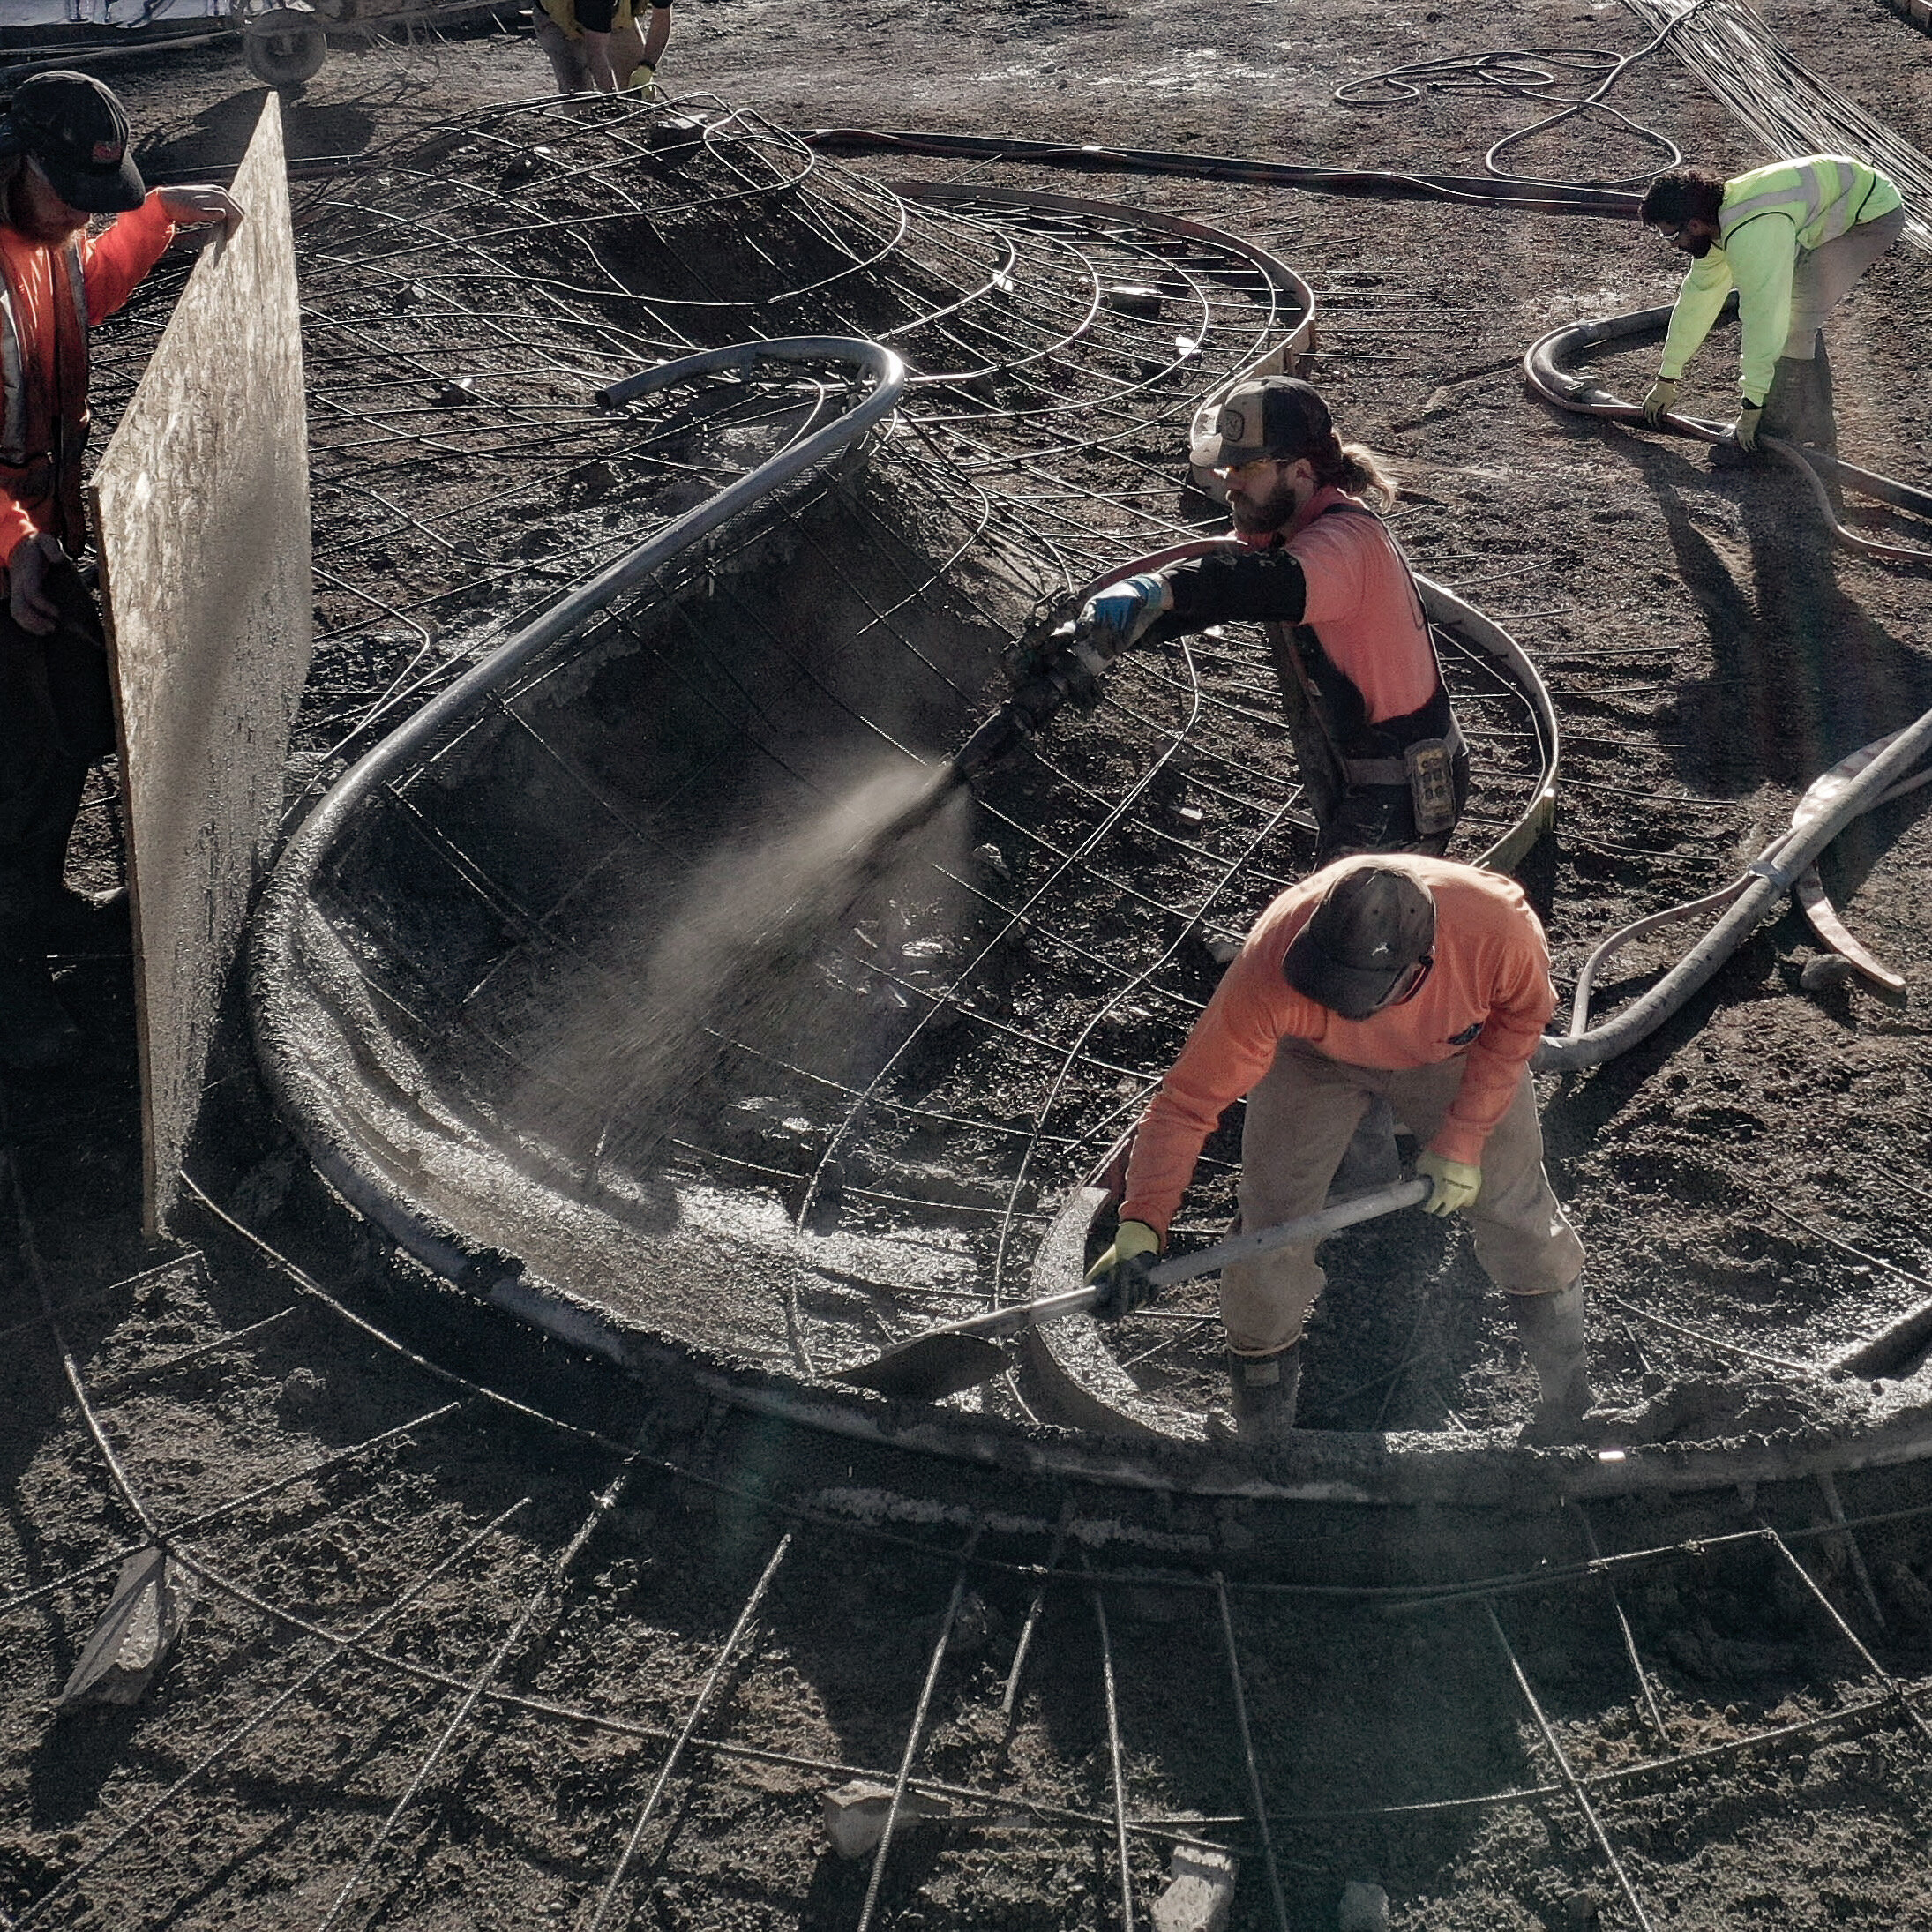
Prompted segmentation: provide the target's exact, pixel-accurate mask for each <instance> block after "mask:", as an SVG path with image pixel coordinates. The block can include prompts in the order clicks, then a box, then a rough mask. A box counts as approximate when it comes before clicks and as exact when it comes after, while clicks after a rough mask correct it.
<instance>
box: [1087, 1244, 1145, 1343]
mask: <svg viewBox="0 0 1932 1932" xmlns="http://www.w3.org/2000/svg"><path fill="white" fill-rule="evenodd" d="M1160 1251H1161V1238H1160V1236H1159V1235H1157V1233H1155V1232H1154V1231H1153V1229H1152V1228H1150V1227H1149V1226H1148V1224H1147V1223H1146V1222H1144V1221H1123V1222H1122V1223H1121V1224H1120V1226H1119V1227H1118V1228H1116V1229H1115V1230H1114V1231H1113V1246H1112V1247H1110V1248H1109V1249H1108V1250H1107V1252H1106V1253H1105V1254H1103V1255H1102V1256H1101V1257H1100V1259H1099V1260H1098V1261H1097V1262H1095V1263H1094V1264H1093V1266H1092V1267H1091V1268H1090V1269H1088V1270H1087V1285H1088V1286H1089V1287H1090V1288H1097V1289H1099V1291H1100V1299H1099V1300H1097V1302H1095V1303H1094V1305H1093V1312H1094V1314H1096V1315H1097V1316H1098V1318H1099V1319H1100V1320H1101V1321H1103V1322H1118V1321H1119V1320H1120V1317H1121V1316H1122V1315H1124V1314H1133V1312H1134V1309H1136V1308H1140V1307H1145V1306H1146V1305H1147V1304H1148V1303H1149V1301H1151V1300H1153V1299H1154V1298H1155V1296H1156V1295H1157V1294H1159V1292H1160V1290H1159V1288H1158V1287H1157V1286H1156V1285H1155V1284H1154V1283H1153V1282H1151V1281H1149V1279H1148V1278H1147V1277H1148V1276H1149V1273H1151V1272H1152V1269H1153V1267H1154V1262H1155V1259H1156V1257H1157V1255H1158V1254H1160Z"/></svg>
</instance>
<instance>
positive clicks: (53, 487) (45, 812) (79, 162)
mask: <svg viewBox="0 0 1932 1932" xmlns="http://www.w3.org/2000/svg"><path fill="white" fill-rule="evenodd" d="M104 213H117V214H118V215H119V219H118V220H117V221H115V222H114V223H113V225H112V226H111V227H109V228H107V229H106V230H105V231H104V232H103V233H102V234H101V235H99V236H90V235H89V234H88V232H87V231H88V224H89V222H90V221H92V219H93V218H94V216H95V215H96V214H104ZM240 220H241V210H240V209H239V208H238V207H237V206H236V204H235V202H234V200H233V199H232V198H230V197H229V195H228V193H227V192H226V191H225V190H222V189H221V188H206V187H185V188H157V189H156V190H154V192H153V193H149V192H147V191H146V190H145V189H144V187H143V186H142V183H141V177H140V174H139V170H138V169H137V168H136V167H135V165H134V161H133V159H132V157H131V155H130V154H128V120H127V116H126V114H125V113H124V111H123V109H122V107H121V103H120V102H119V101H117V100H116V98H115V96H114V95H113V94H112V93H110V92H109V89H108V88H106V87H104V86H101V83H100V82H99V81H98V80H96V79H94V78H93V77H92V76H91V75H87V74H79V73H44V74H35V75H34V76H33V77H32V78H31V79H28V80H26V81H25V82H23V83H22V84H21V86H20V87H19V91H18V92H17V93H16V94H14V96H13V98H12V101H11V102H10V103H9V105H8V108H7V110H6V114H5V116H4V118H0V573H4V577H0V595H4V603H0V1067H6V1068H8V1069H9V1070H11V1071H14V1072H31V1071H37V1070H41V1069H45V1068H49V1067H57V1066H59V1065H61V1064H63V1063H64V1062H65V1061H66V1060H71V1058H72V1057H73V1055H74V1053H75V1052H77V1051H78V1050H79V1045H80V1036H79V1031H78V1030H77V1029H76V1028H75V1026H74V1024H73V1022H72V1021H71V1020H70V1019H69V1018H68V1016H67V1015H66V1013H65V1012H64V1010H63V1009H62V1007H61V1004H60V1001H59V999H58V998H57V996H56V993H55V991H54V986H53V982H52V979H51V978H50V977H49V972H48V954H49V952H50V951H52V950H54V949H55V948H56V947H57V946H58V945H60V944H62V943H63V942H64V940H65V939H66V938H67V937H68V936H70V935H71V933H72V932H74V931H75V930H76V929H77V928H80V929H86V928H87V927H89V926H92V925H98V924H99V923H101V915H102V914H103V913H105V914H106V915H107V916H108V917H109V918H110V919H111V918H112V917H114V915H115V910H116V909H114V908H112V907H103V906H102V905H101V904H100V903H98V902H93V901H90V900H88V899H87V898H86V897H85V895H81V894H78V893H74V892H72V891H71V890H69V889H68V887H66V886H65V885H64V882H63V878H62V873H63V869H64V862H65V857H66V851H67V839H68V835H69V834H70V833H71V831H72V829H73V824H74V817H75V814H76V812H78V810H79V805H80V794H81V787H82V784H83V782H84V781H85V778H86V770H87V767H88V766H89V765H90V764H91V763H93V762H94V760H96V759H99V758H102V757H105V756H106V755H107V754H108V753H110V752H111V751H113V749H114V718H113V711H112V708H111V703H110V700H109V693H108V672H107V650H106V642H105V640H104V637H103V635H102V633H101V618H100V613H99V611H98V610H96V609H95V607H94V596H93V594H92V592H91V591H90V590H89V589H88V588H87V586H86V583H85V582H84V581H83V580H82V577H81V574H80V572H79V568H78V567H77V564H76V561H75V560H76V559H77V558H79V557H80V555H81V554H82V552H83V550H84V549H85V547H86V516H85V512H84V510H83V506H82V501H81V477H82V459H83V452H84V450H85V447H86V438H87V331H88V329H89V328H91V327H92V326H94V324H96V323H98V322H100V321H101V320H103V319H104V318H106V317H108V316H109V315H111V314H113V313H114V311H116V309H118V308H119V307H120V306H121V304H122V303H124V302H125V301H126V300H127V298H128V296H129V295H130V294H131V292H132V290H133V289H134V288H135V286H136V284H137V283H139V281H140V280H141V278H142V277H143V276H144V275H145V274H146V273H147V272H148V270H149V269H150V268H152V267H153V266H154V263H155V261H156V259H157V258H159V257H160V255H161V251H162V250H163V249H164V248H166V247H167V246H168V242H169V241H170V240H171V239H172V238H173V236H174V233H175V229H176V227H177V226H181V227H194V226H200V225H205V224H208V223H213V222H217V221H219V222H221V223H223V224H225V225H226V226H227V227H228V228H230V229H232V228H234V226H235V224H236V222H238V221H240Z"/></svg>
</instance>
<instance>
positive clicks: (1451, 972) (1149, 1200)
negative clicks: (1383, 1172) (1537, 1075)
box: [1120, 853, 1556, 1235]
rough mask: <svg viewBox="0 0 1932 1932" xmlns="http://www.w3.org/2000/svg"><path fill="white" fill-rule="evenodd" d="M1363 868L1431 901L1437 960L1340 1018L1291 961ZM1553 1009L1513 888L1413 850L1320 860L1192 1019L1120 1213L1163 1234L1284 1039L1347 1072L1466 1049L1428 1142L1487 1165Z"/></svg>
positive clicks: (1132, 1165) (1534, 926) (1545, 971)
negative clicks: (1210, 1141) (1375, 869)
mask: <svg viewBox="0 0 1932 1932" xmlns="http://www.w3.org/2000/svg"><path fill="white" fill-rule="evenodd" d="M1363 865H1392V866H1399V867H1400V868H1401V869H1402V870H1403V871H1404V872H1408V873H1410V874H1411V875H1412V877H1413V878H1415V879H1417V880H1420V881H1421V883H1422V884H1423V885H1425V886H1427V887H1428V889H1429V890H1430V891H1431V892H1432V893H1433V894H1434V895H1435V963H1434V966H1433V967H1432V968H1431V969H1430V970H1429V973H1428V975H1427V977H1426V978H1425V979H1424V980H1423V982H1422V985H1421V986H1420V987H1419V990H1418V991H1417V992H1415V994H1414V995H1413V996H1412V998H1410V999H1408V1000H1404V1001H1403V1002H1402V1003H1401V1004H1400V1005H1399V1006H1394V1007H1384V1008H1383V1009H1382V1011H1381V1012H1380V1013H1373V1014H1371V1015H1369V1016H1368V1018H1367V1019H1366V1020H1344V1018H1343V1017H1342V1016H1341V1015H1339V1014H1337V1013H1332V1012H1330V1011H1329V1008H1328V1007H1322V1006H1317V1005H1316V1004H1315V1002H1314V1000H1310V999H1307V997H1306V996H1305V995H1303V994H1301V993H1299V992H1296V991H1295V990H1294V988H1293V987H1292V986H1291V985H1289V984H1288V982H1287V979H1286V978H1285V977H1284V975H1283V973H1282V960H1283V957H1284V955H1285V954H1286V953H1287V950H1288V947H1289V942H1290V941H1291V940H1292V939H1293V938H1294V936H1295V935H1296V933H1298V932H1300V930H1301V929H1302V927H1303V926H1304V925H1307V923H1308V920H1309V918H1310V917H1311V916H1312V915H1313V913H1314V909H1315V907H1316V906H1317V905H1318V904H1320V902H1321V901H1322V895H1323V894H1324V893H1325V892H1327V890H1328V889H1329V886H1330V885H1332V884H1333V883H1334V881H1335V880H1336V879H1337V877H1338V876H1339V875H1341V874H1342V873H1344V872H1352V871H1354V870H1356V869H1357V868H1358V867H1359V866H1363ZM1555 1010H1556V989H1555V988H1554V986H1553V985H1551V984H1550V955H1549V949H1548V947H1547V946H1546V944H1545V942H1544V939H1543V928H1542V926H1541V925H1540V924H1539V922H1538V919H1537V917H1536V914H1535V913H1534V912H1532V911H1531V910H1530V904H1529V902H1528V901H1527V900H1526V899H1525V898H1524V896H1523V892H1522V888H1521V887H1518V886H1517V885H1516V882H1515V880H1510V879H1507V878H1505V877H1504V876H1503V875H1502V874H1501V872H1481V871H1479V870H1478V869H1477V868H1476V867H1475V866H1473V865H1457V864H1456V863H1455V862H1454V861H1453V860H1450V859H1446V858H1420V857H1414V856H1412V855H1410V854H1407V853H1398V854H1393V855H1389V854H1378V855H1374V856H1370V857H1358V858H1344V859H1340V860H1338V861H1337V863H1336V864H1334V865H1329V866H1325V867H1324V868H1323V869H1322V871H1321V872H1314V873H1313V874H1311V875H1310V876H1309V877H1308V878H1307V879H1305V880H1302V881H1301V883H1300V884H1299V885H1297V886H1291V887H1289V888H1288V890H1287V891H1286V892H1284V893H1283V894H1282V895H1280V896H1279V897H1278V898H1277V900H1276V901H1275V902H1274V903H1273V904H1272V905H1270V906H1269V908H1268V910H1266V911H1265V912H1263V913H1262V916H1261V917H1260V918H1259V919H1258V920H1256V921H1255V924H1254V931H1253V932H1250V933H1249V934H1248V937H1247V944H1246V945H1245V946H1244V947H1242V948H1241V951H1240V954H1239V957H1238V958H1237V959H1236V960H1235V962H1234V963H1233V964H1232V966H1230V967H1229V968H1228V970H1227V972H1226V974H1225V975H1224V977H1223V978H1222V981H1221V984H1220V985H1219V986H1218V987H1217V989H1216V992H1215V995H1214V998H1213V999H1212V1000H1209V1002H1208V1007H1207V1010H1206V1011H1205V1012H1204V1013H1203V1014H1202V1015H1201V1017H1200V1019H1199V1020H1198V1021H1196V1022H1194V1031H1193V1032H1192V1033H1191V1034H1190V1035H1189V1036H1188V1038H1187V1045H1186V1046H1184V1047H1183V1048H1182V1049H1181V1052H1180V1058H1179V1060H1176V1061H1175V1062H1174V1067H1173V1071H1172V1073H1170V1074H1169V1075H1168V1076H1167V1078H1166V1079H1165V1080H1164V1081H1163V1082H1161V1086H1160V1091H1159V1092H1158V1093H1157V1094H1156V1095H1155V1096H1154V1097H1153V1099H1152V1100H1151V1101H1150V1102H1149V1104H1148V1109H1147V1112H1146V1113H1145V1114H1144V1115H1143V1116H1142V1120H1141V1125H1140V1128H1139V1131H1138V1133H1137V1134H1136V1135H1135V1138H1134V1154H1133V1158H1132V1159H1131V1160H1130V1161H1129V1163H1128V1164H1127V1199H1126V1200H1125V1201H1124V1202H1122V1203H1121V1206H1120V1218H1121V1219H1122V1220H1123V1221H1144V1222H1145V1223H1146V1224H1148V1225H1149V1227H1151V1228H1154V1229H1156V1230H1157V1231H1158V1232H1160V1233H1161V1234H1163V1235H1164V1234H1165V1233H1166V1232H1167V1228H1168V1224H1170V1223H1171V1222H1172V1219H1173V1217H1174V1216H1175V1214H1176V1212H1177V1211H1178V1210H1179V1207H1180V1202H1181V1196H1182V1195H1183V1194H1186V1193H1187V1183H1188V1182H1189V1181H1190V1180H1191V1179H1193V1177H1194V1163H1195V1161H1196V1160H1197V1159H1199V1157H1200V1155H1201V1148H1202V1142H1204V1141H1205V1140H1206V1139H1207V1137H1208V1135H1209V1134H1211V1133H1212V1132H1213V1131H1214V1127H1215V1123H1216V1122H1217V1120H1220V1118H1221V1115H1222V1112H1223V1111H1224V1109H1225V1108H1226V1107H1227V1106H1228V1105H1229V1104H1230V1103H1231V1102H1232V1101H1235V1100H1238V1099H1239V1098H1240V1097H1241V1096H1242V1095H1243V1094H1245V1093H1247V1091H1248V1090H1250V1089H1251V1088H1253V1087H1254V1086H1255V1085H1256V1084H1257V1083H1258V1082H1260V1080H1261V1079H1262V1075H1264V1074H1266V1073H1267V1071H1268V1069H1269V1067H1271V1066H1272V1065H1273V1064H1274V1060H1275V1050H1276V1048H1277V1046H1278V1045H1280V1043H1281V1042H1282V1041H1283V1040H1284V1039H1294V1040H1307V1042H1309V1043H1310V1044H1311V1045H1313V1046H1314V1047H1315V1048H1316V1049H1317V1050H1318V1051H1319V1052H1322V1053H1325V1054H1326V1055H1327V1056H1328V1057H1329V1059H1330V1060H1340V1061H1343V1062H1344V1063H1345V1064H1347V1065H1349V1066H1352V1067H1381V1068H1385V1069H1392V1068H1401V1067H1433V1066H1434V1065H1435V1064H1436V1063H1437V1062H1438V1061H1440V1060H1450V1059H1453V1058H1454V1057H1455V1056H1456V1054H1458V1053H1462V1054H1465V1055H1466V1059H1465V1061H1464V1068H1463V1084H1462V1087H1461V1090H1459V1091H1458V1093H1457V1094H1456V1100H1455V1103H1454V1104H1453V1105H1451V1107H1450V1108H1449V1112H1448V1113H1447V1114H1446V1115H1445V1116H1444V1117H1443V1120H1442V1127H1441V1129H1440V1130H1439V1131H1438V1133H1437V1134H1436V1136H1435V1138H1434V1140H1433V1141H1432V1142H1430V1143H1429V1146H1430V1150H1431V1151H1432V1152H1434V1153H1436V1154H1440V1155H1441V1156H1442V1157H1443V1158H1444V1159H1445V1160H1451V1161H1458V1162H1461V1163H1462V1164H1464V1165H1467V1166H1471V1167H1474V1166H1479V1165H1480V1164H1481V1161H1482V1150H1483V1143H1484V1142H1485V1141H1486V1140H1487V1139H1488V1137H1489V1133H1490V1130H1491V1128H1493V1127H1494V1126H1495V1124H1496V1122H1497V1121H1498V1120H1501V1118H1502V1116H1503V1114H1504V1113H1505V1112H1507V1111H1508V1109H1509V1101H1510V1097H1511V1096H1512V1095H1513V1094H1514V1093H1515V1091H1516V1082H1517V1081H1518V1080H1519V1079H1520V1078H1521V1076H1522V1073H1523V1069H1524V1067H1525V1066H1526V1065H1527V1064H1528V1063H1529V1059H1530V1055H1531V1053H1532V1052H1534V1051H1535V1050H1536V1044H1537V1042H1538V1040H1539V1039H1540V1038H1541V1037H1542V1035H1543V1028H1544V1024H1545V1022H1546V1021H1547V1020H1548V1019H1549V1016H1550V1015H1551V1014H1552V1013H1554V1011H1555Z"/></svg>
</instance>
